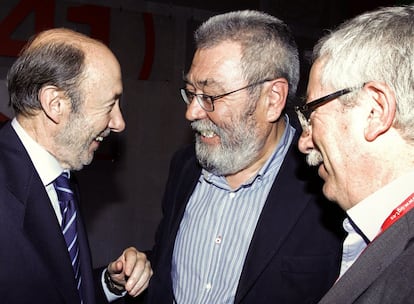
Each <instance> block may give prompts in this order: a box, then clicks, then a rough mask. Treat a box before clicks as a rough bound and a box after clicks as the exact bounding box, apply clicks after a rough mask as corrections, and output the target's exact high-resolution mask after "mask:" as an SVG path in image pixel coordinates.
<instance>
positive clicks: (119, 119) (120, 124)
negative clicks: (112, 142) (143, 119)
mask: <svg viewBox="0 0 414 304" xmlns="http://www.w3.org/2000/svg"><path fill="white" fill-rule="evenodd" d="M108 127H109V129H110V130H111V131H112V132H122V131H123V130H124V129H125V120H124V117H123V116H122V112H121V108H120V107H119V104H116V105H115V106H114V107H113V109H112V111H111V114H110V120H109V125H108Z"/></svg>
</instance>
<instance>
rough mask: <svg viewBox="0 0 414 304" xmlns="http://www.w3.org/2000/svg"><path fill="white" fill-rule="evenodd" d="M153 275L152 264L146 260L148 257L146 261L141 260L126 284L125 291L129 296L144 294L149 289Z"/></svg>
mask: <svg viewBox="0 0 414 304" xmlns="http://www.w3.org/2000/svg"><path fill="white" fill-rule="evenodd" d="M144 256H145V255H144ZM152 274H153V272H152V269H151V264H150V262H149V261H148V260H147V259H146V257H145V261H144V260H141V259H140V260H139V263H137V264H136V265H135V267H134V269H133V270H132V272H131V275H130V276H129V278H128V280H127V282H126V284H125V289H126V291H127V292H128V293H129V295H131V296H132V297H136V296H137V295H139V294H140V293H141V292H143V291H144V290H145V289H146V288H147V287H148V283H149V280H150V278H151V276H152Z"/></svg>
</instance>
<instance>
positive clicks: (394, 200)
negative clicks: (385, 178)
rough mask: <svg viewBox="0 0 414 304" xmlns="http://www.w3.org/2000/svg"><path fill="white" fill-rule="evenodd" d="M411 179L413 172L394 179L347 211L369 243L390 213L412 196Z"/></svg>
mask: <svg viewBox="0 0 414 304" xmlns="http://www.w3.org/2000/svg"><path fill="white" fill-rule="evenodd" d="M413 179H414V171H412V172H410V173H408V174H405V175H403V176H401V177H399V178H397V179H395V180H394V181H392V182H391V183H389V184H388V185H386V186H385V187H383V188H381V189H380V190H378V191H376V192H375V193H373V194H371V195H370V196H368V197H367V198H365V199H364V200H362V201H361V202H359V203H358V204H356V205H355V206H353V207H352V208H350V209H349V210H347V214H348V216H349V217H350V218H351V219H352V221H353V222H354V223H355V225H357V226H358V228H359V229H360V230H361V231H362V232H363V234H364V235H366V236H367V238H368V239H369V240H370V241H372V240H373V239H374V238H375V237H376V236H377V235H378V233H379V232H380V230H381V226H382V224H383V223H384V221H385V220H386V219H387V217H388V216H389V215H390V214H391V212H392V211H393V210H394V209H395V208H396V207H397V206H398V205H399V204H400V203H402V202H403V201H404V200H405V199H406V198H407V197H408V196H409V195H411V194H412V192H413V186H412V181H413Z"/></svg>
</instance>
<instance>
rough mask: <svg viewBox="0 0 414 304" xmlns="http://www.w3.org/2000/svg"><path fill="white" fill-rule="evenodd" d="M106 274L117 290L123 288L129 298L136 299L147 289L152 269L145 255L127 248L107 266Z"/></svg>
mask: <svg viewBox="0 0 414 304" xmlns="http://www.w3.org/2000/svg"><path fill="white" fill-rule="evenodd" d="M108 273H109V275H110V279H111V281H112V282H113V284H114V285H115V286H116V287H117V288H118V287H119V289H120V290H122V289H123V288H124V289H125V290H126V291H127V292H128V294H129V295H130V296H132V297H136V296H137V295H139V294H140V293H141V292H143V291H144V290H145V289H146V288H147V287H148V283H149V279H150V278H151V276H152V269H151V264H150V262H149V261H148V260H147V257H146V255H145V253H143V252H139V251H138V250H136V249H135V248H134V247H129V248H127V249H125V250H124V252H123V253H122V255H121V256H120V257H119V258H118V259H117V260H116V261H113V262H112V263H110V264H109V265H108Z"/></svg>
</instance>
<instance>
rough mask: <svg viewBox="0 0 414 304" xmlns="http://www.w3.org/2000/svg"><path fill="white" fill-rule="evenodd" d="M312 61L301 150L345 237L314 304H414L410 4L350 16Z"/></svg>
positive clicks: (413, 30) (413, 29)
mask: <svg viewBox="0 0 414 304" xmlns="http://www.w3.org/2000/svg"><path fill="white" fill-rule="evenodd" d="M314 55H315V56H314V57H315V62H314V63H313V65H312V69H311V72H310V78H309V84H308V99H309V100H310V101H308V102H306V104H305V105H304V106H303V107H298V108H297V110H298V115H299V117H300V120H301V122H302V125H303V130H304V131H303V133H302V136H301V137H300V142H299V147H300V149H301V151H302V152H304V153H306V154H307V160H308V163H309V164H311V165H315V166H319V171H318V172H319V175H320V176H321V177H322V179H323V180H324V182H325V183H324V185H323V192H324V194H325V195H326V197H327V198H329V199H330V200H332V201H335V202H337V203H338V205H339V206H341V207H342V209H344V210H345V211H346V214H347V218H346V219H345V220H344V223H343V226H344V228H345V230H346V231H347V232H348V235H347V237H346V238H345V240H344V246H343V248H344V249H343V258H342V263H341V272H340V278H339V279H338V281H337V282H336V283H335V285H334V286H333V287H332V288H331V289H330V291H329V292H328V293H327V294H326V295H325V296H324V297H323V299H322V300H321V301H320V303H323V304H331V303H335V304H347V303H365V304H368V303H375V304H379V303H382V304H391V303H392V304H398V303H414V283H413V282H414V210H413V209H412V208H413V207H414V193H413V190H414V187H413V180H414V152H413V140H414V129H413V122H414V109H413V106H414V103H413V96H414V86H413V83H414V6H401V7H398V6H397V7H388V8H381V9H378V10H376V11H372V12H368V13H365V14H362V15H360V16H358V17H355V18H354V19H352V20H350V21H347V22H345V23H344V24H342V25H341V26H340V27H339V28H338V29H337V30H335V31H333V32H332V33H330V34H329V35H327V36H326V37H324V38H322V40H321V41H320V42H319V43H318V44H317V46H316V47H315V50H314Z"/></svg>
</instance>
